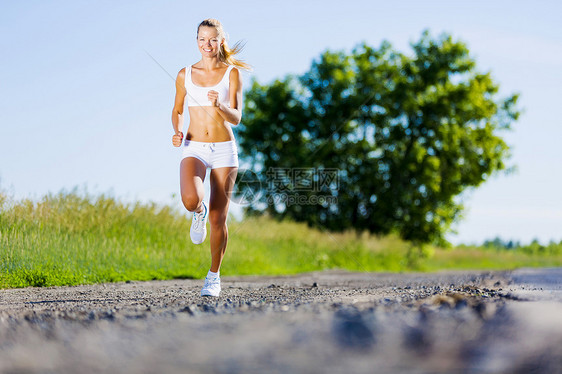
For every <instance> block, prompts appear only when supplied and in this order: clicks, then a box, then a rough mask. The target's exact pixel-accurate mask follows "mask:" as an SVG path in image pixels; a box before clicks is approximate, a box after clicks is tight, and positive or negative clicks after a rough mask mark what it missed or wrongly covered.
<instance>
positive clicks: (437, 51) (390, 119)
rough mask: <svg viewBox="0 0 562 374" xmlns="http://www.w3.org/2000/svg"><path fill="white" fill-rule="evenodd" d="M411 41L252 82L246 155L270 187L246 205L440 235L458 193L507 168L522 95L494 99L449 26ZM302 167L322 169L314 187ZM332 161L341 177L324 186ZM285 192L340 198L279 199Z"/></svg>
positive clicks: (324, 223)
mask: <svg viewBox="0 0 562 374" xmlns="http://www.w3.org/2000/svg"><path fill="white" fill-rule="evenodd" d="M411 47H412V49H413V54H412V55H410V56H408V55H405V54H403V53H400V52H398V51H396V50H394V49H393V48H392V46H391V44H390V43H388V42H386V41H385V42H383V43H382V44H381V45H380V47H379V48H373V47H370V46H368V45H367V44H365V43H362V44H359V45H358V46H357V47H355V48H354V49H353V51H352V53H351V54H345V53H344V52H342V51H337V52H332V51H326V52H324V53H323V54H322V55H321V56H320V57H319V58H318V59H316V60H315V61H313V63H312V66H311V68H310V70H309V71H307V72H306V73H304V74H303V75H302V76H298V77H297V76H292V75H289V76H286V77H285V78H283V79H281V80H275V81H274V82H273V83H271V84H269V85H262V84H259V83H258V82H257V81H255V80H254V81H253V82H252V86H251V88H250V89H249V90H248V91H247V92H246V93H245V107H244V118H243V124H242V125H241V126H240V129H239V134H240V136H239V139H240V140H239V141H240V146H241V150H242V152H241V156H242V159H243V160H244V161H245V162H246V164H247V165H250V167H251V168H252V169H253V170H254V171H256V172H257V173H258V175H259V178H260V179H261V181H262V186H263V188H264V191H266V192H267V193H265V194H262V195H261V199H259V200H256V201H254V202H253V203H252V204H251V205H250V206H248V207H247V211H248V212H268V213H269V214H270V215H272V216H275V217H280V218H282V217H291V218H293V219H296V220H299V221H306V222H308V223H309V224H311V225H316V226H321V227H325V228H328V229H330V230H343V229H347V228H356V229H359V230H364V229H366V230H368V231H370V232H373V233H381V234H386V233H390V232H397V233H399V234H400V235H401V236H402V237H403V238H405V239H408V240H412V241H414V242H417V243H428V242H438V243H441V244H443V243H444V240H443V236H444V234H445V233H446V232H447V231H448V230H449V229H450V225H451V224H452V223H453V222H455V221H456V220H458V219H459V218H460V215H461V212H462V210H463V206H462V202H461V196H462V192H463V191H465V190H466V189H468V188H473V187H476V186H478V185H480V184H481V183H482V182H484V181H486V180H487V179H488V178H489V177H490V175H492V174H493V173H494V172H497V171H500V170H503V169H506V164H505V162H506V160H507V159H508V158H509V147H508V146H507V144H506V143H505V141H504V140H503V139H502V137H501V132H502V131H506V130H509V129H510V126H511V124H512V122H514V121H515V120H517V117H518V115H519V112H518V110H517V108H516V103H517V98H518V95H517V94H513V95H510V96H508V97H507V98H503V99H499V98H497V96H498V89H499V86H498V84H497V83H494V81H493V80H492V77H491V74H490V73H489V72H487V73H481V72H478V71H477V70H476V64H475V61H474V59H473V58H472V57H471V56H470V54H469V50H468V48H467V47H466V45H465V44H464V43H462V42H460V41H454V40H453V39H452V37H451V36H450V35H448V34H442V35H441V36H439V37H437V38H432V37H431V35H430V33H429V32H428V31H424V32H423V34H422V36H421V38H420V39H419V40H418V41H417V42H414V43H412V44H411ZM280 168H281V169H280ZM298 168H311V170H313V171H316V173H315V174H314V176H313V179H312V181H313V183H314V189H312V190H306V189H305V190H299V189H298V188H297V187H298V186H297V185H295V181H296V182H299V181H298V180H296V178H297V174H298V173H300V171H299V170H298ZM326 169H336V170H338V177H339V178H338V179H337V180H336V181H334V182H333V183H323V182H322V180H321V179H322V177H323V176H322V173H323V171H324V170H326ZM272 172H273V174H272ZM280 172H286V173H287V178H286V179H287V180H288V181H289V182H288V183H278V182H279V181H280V180H282V179H283V178H280V175H279V173H280ZM291 173H293V174H291ZM314 178H320V180H318V179H314ZM272 179H275V183H272ZM280 192H283V193H285V194H289V196H290V194H291V193H293V194H295V193H298V195H300V196H305V197H311V196H331V197H333V198H335V199H336V200H337V201H329V199H325V200H326V201H321V202H319V203H317V204H313V203H310V200H307V203H294V204H291V203H290V202H288V201H282V200H278V201H271V196H272V194H278V193H280ZM268 198H270V200H269V201H268V200H267V199H268Z"/></svg>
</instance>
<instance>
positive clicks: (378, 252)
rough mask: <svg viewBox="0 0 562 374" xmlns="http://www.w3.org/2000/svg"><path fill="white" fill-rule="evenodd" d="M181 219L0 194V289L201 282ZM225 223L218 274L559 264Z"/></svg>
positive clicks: (294, 226)
mask: <svg viewBox="0 0 562 374" xmlns="http://www.w3.org/2000/svg"><path fill="white" fill-rule="evenodd" d="M189 218H190V216H189V215H188V214H184V213H182V212H180V211H179V210H178V209H175V208H172V207H170V206H166V205H157V204H152V203H148V204H141V203H136V204H127V203H123V202H121V201H119V200H118V199H116V198H114V197H111V196H107V195H99V196H90V195H88V194H87V193H78V192H77V191H76V190H74V191H71V192H61V193H59V194H55V195H52V194H51V195H47V196H45V197H43V198H42V199H41V200H40V201H38V202H34V201H31V200H21V201H13V200H12V199H10V198H9V197H7V196H6V195H5V194H2V193H1V192H0V288H15V287H27V286H58V285H77V284H91V283H100V282H118V281H127V280H155V279H177V278H202V277H204V276H205V274H206V273H207V270H208V267H209V265H210V251H209V239H208V238H207V240H206V241H205V243H204V244H203V245H194V244H192V243H191V241H190V240H189V227H190V219H189ZM228 225H229V242H228V249H227V252H226V257H225V260H224V262H223V266H222V267H221V274H223V275H250V274H254V275H265V274H269V275H280V274H295V273H301V272H307V271H315V270H323V269H346V270H351V271H388V272H402V271H412V270H416V271H433V270H441V269H513V268H516V267H522V266H541V267H544V266H562V256H560V254H559V253H548V254H544V253H542V254H541V253H539V254H529V253H521V252H515V251H507V250H490V249H482V248H455V249H440V248H432V252H433V255H431V256H418V257H415V258H414V259H413V260H412V256H408V253H410V254H411V253H413V252H411V251H410V252H409V250H410V248H411V244H410V243H408V242H405V241H403V240H401V239H399V238H398V237H396V236H392V235H390V236H384V237H379V236H376V235H372V234H368V233H357V232H351V231H348V232H343V233H333V232H326V231H322V230H318V229H312V228H309V227H307V226H306V224H303V223H296V222H290V221H281V222H279V221H277V220H274V219H271V218H268V217H249V218H246V219H244V220H243V221H241V222H237V221H236V220H235V219H233V218H232V217H230V218H229V221H228Z"/></svg>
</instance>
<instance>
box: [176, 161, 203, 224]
mask: <svg viewBox="0 0 562 374" xmlns="http://www.w3.org/2000/svg"><path fill="white" fill-rule="evenodd" d="M206 171H207V169H206V167H205V164H204V163H203V162H202V161H201V160H199V159H197V158H195V157H186V158H184V159H183V160H182V161H181V164H180V190H181V201H182V202H183V205H184V206H185V209H187V210H189V211H190V212H197V213H200V212H201V210H202V209H203V205H202V204H201V202H202V201H203V197H204V195H205V187H204V186H203V182H204V181H205V172H206Z"/></svg>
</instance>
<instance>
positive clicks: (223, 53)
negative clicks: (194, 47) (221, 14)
mask: <svg viewBox="0 0 562 374" xmlns="http://www.w3.org/2000/svg"><path fill="white" fill-rule="evenodd" d="M201 26H206V27H214V28H215V29H216V30H217V32H218V33H219V36H218V37H219V39H220V40H222V41H223V42H222V44H221V47H220V49H219V59H220V60H221V61H222V62H224V63H226V64H229V65H234V66H236V67H239V68H241V69H245V70H252V66H251V65H249V64H247V63H245V62H244V61H241V60H238V59H236V58H234V55H237V54H238V53H240V51H242V48H243V47H244V45H243V44H242V43H241V42H237V43H236V44H234V47H232V48H229V47H228V44H227V42H226V41H227V34H226V32H225V31H224V29H223V28H222V24H221V23H220V21H219V20H218V19H214V18H208V19H206V20H204V21H203V22H201V23H200V24H199V26H197V35H199V29H200V28H201Z"/></svg>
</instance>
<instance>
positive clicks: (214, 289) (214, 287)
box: [201, 277, 221, 297]
mask: <svg viewBox="0 0 562 374" xmlns="http://www.w3.org/2000/svg"><path fill="white" fill-rule="evenodd" d="M220 293H221V279H220V278H219V277H214V278H207V277H205V285H204V286H203V288H202V289H201V296H214V297H218V296H219V294H220Z"/></svg>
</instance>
